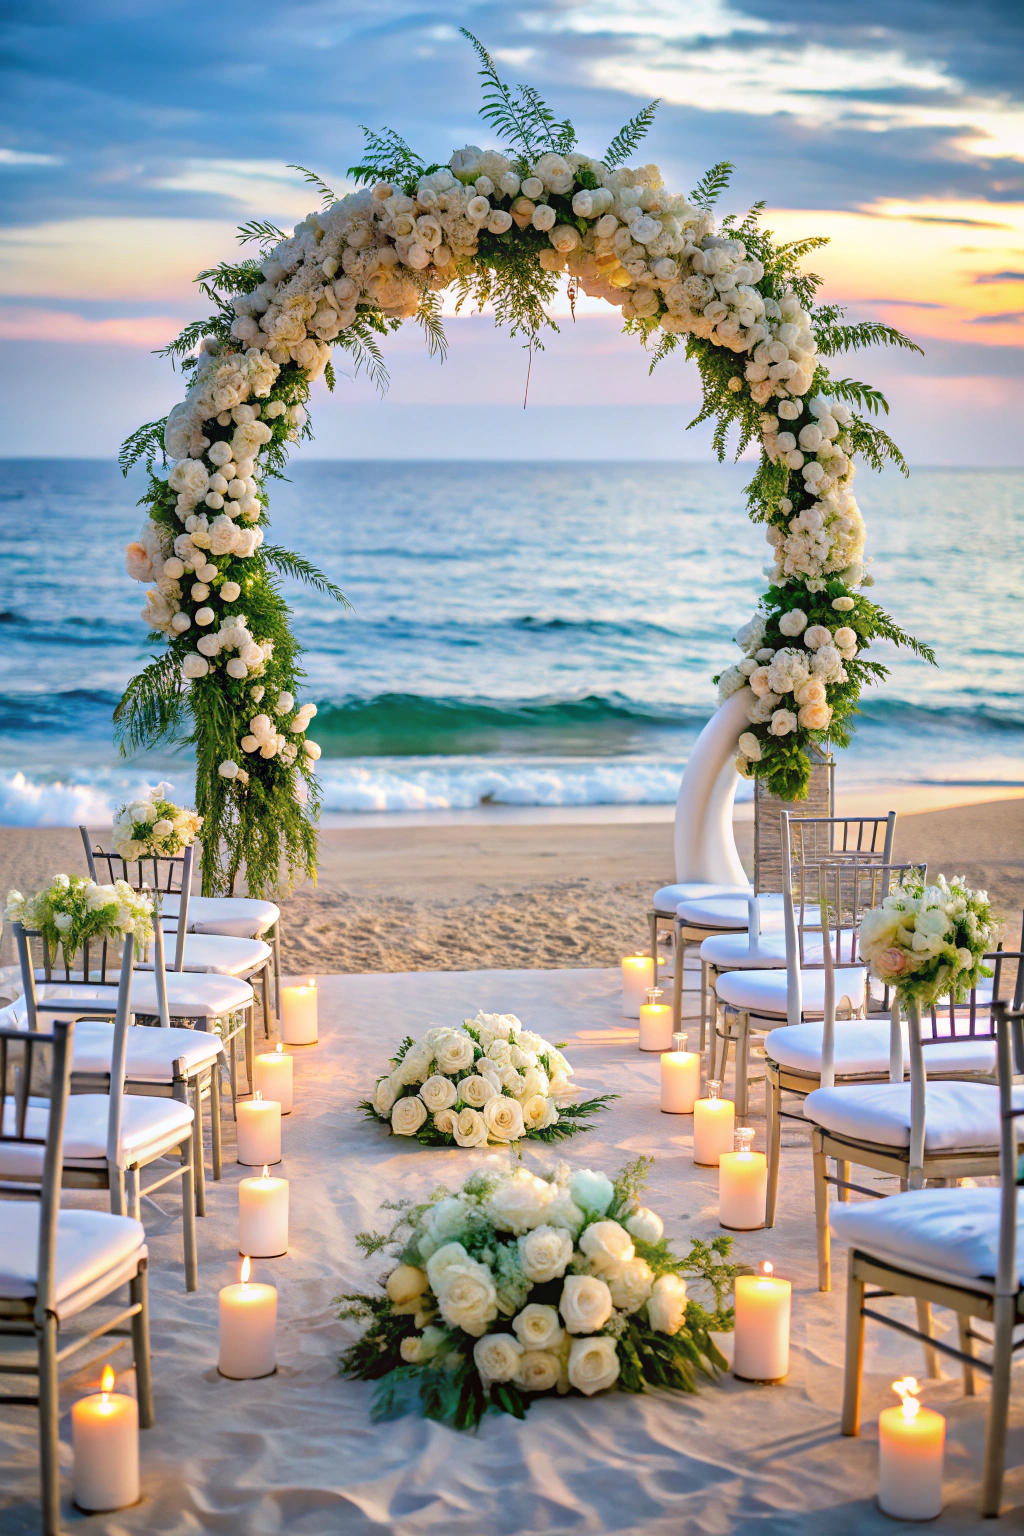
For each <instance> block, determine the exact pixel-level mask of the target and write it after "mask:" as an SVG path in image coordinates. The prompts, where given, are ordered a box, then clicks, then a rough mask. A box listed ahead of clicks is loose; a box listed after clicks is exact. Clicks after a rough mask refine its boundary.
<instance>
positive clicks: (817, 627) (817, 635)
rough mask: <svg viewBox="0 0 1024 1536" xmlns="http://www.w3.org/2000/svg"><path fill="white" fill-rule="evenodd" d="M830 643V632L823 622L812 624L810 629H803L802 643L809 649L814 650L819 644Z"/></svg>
mask: <svg viewBox="0 0 1024 1536" xmlns="http://www.w3.org/2000/svg"><path fill="white" fill-rule="evenodd" d="M831 644H832V632H831V630H828V629H826V628H825V626H824V624H812V625H811V627H810V629H807V630H805V631H804V645H806V646H807V647H808V649H809V650H812V651H816V650H818V648H819V647H820V646H823V645H831Z"/></svg>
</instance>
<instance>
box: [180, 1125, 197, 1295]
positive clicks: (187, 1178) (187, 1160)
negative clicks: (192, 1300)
mask: <svg viewBox="0 0 1024 1536" xmlns="http://www.w3.org/2000/svg"><path fill="white" fill-rule="evenodd" d="M195 1182H196V1181H195V1175H194V1173H193V1166H192V1136H191V1134H189V1135H188V1136H186V1137H185V1140H184V1141H183V1142H182V1143H181V1233H182V1241H183V1244H184V1249H185V1289H186V1291H194V1290H197V1289H198V1287H199V1264H198V1260H197V1258H196V1189H195Z"/></svg>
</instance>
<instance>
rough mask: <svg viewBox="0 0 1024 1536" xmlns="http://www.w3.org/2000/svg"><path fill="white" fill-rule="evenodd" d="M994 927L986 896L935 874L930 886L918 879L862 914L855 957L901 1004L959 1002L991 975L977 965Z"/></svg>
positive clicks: (956, 879) (960, 880)
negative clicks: (935, 877)
mask: <svg viewBox="0 0 1024 1536" xmlns="http://www.w3.org/2000/svg"><path fill="white" fill-rule="evenodd" d="M996 927H997V924H996V921H995V919H994V917H993V915H992V908H991V906H990V904H989V899H988V892H987V891H972V890H971V889H970V888H969V887H968V885H967V884H966V883H965V881H964V879H963V877H962V876H960V875H956V876H954V878H953V879H952V880H950V881H948V882H947V880H946V878H945V876H944V875H939V877H938V880H937V881H936V882H935V884H926V883H925V881H924V880H923V879H921V878H920V877H918V878H917V879H916V880H907V881H905V882H904V883H903V884H901V885H898V886H896V887H895V888H894V889H893V891H892V893H891V894H890V895H889V896H886V898H885V899H884V901H883V902H882V904H881V906H880V907H872V908H871V909H870V911H868V912H865V914H864V917H863V920H862V922H861V928H860V952H861V955H862V957H863V958H864V959H865V960H866V961H867V962H868V963H869V965H870V966H871V971H872V974H873V975H874V976H876V977H877V978H878V980H879V981H882V982H885V983H886V985H888V986H890V987H894V988H895V989H896V993H897V996H898V997H899V999H900V1001H901V1002H902V1003H904V1004H907V1003H914V1004H916V1005H917V1006H918V1007H919V1008H928V1007H931V1006H932V1004H934V1003H935V1002H937V1001H938V999H939V998H940V997H949V998H951V999H952V1001H953V1002H954V1003H962V1002H964V1001H965V1000H966V998H967V995H968V993H969V992H970V990H971V988H972V987H976V986H977V985H978V982H979V980H981V978H982V977H985V976H991V975H992V972H991V971H990V970H989V969H988V968H987V967H986V966H985V965H983V964H982V961H983V958H984V956H985V953H986V951H988V950H991V949H992V947H993V944H994V942H995V934H996Z"/></svg>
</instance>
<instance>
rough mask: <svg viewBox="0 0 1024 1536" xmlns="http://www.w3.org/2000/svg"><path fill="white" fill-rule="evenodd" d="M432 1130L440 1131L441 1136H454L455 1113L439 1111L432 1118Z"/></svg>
mask: <svg viewBox="0 0 1024 1536" xmlns="http://www.w3.org/2000/svg"><path fill="white" fill-rule="evenodd" d="M434 1129H435V1130H437V1131H440V1132H441V1134H442V1135H443V1136H454V1134H455V1111H454V1110H453V1109H439V1110H438V1111H437V1114H436V1115H435V1116H434Z"/></svg>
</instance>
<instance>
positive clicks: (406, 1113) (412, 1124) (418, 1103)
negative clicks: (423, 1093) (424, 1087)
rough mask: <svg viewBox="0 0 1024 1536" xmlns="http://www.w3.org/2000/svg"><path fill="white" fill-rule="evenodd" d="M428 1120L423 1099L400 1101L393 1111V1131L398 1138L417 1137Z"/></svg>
mask: <svg viewBox="0 0 1024 1536" xmlns="http://www.w3.org/2000/svg"><path fill="white" fill-rule="evenodd" d="M426 1118H427V1108H426V1105H425V1104H424V1102H423V1100H422V1099H420V1098H411V1099H399V1100H398V1101H397V1103H396V1104H395V1107H394V1109H393V1110H392V1111H391V1129H392V1130H393V1131H394V1133H395V1135H396V1136H415V1135H416V1132H417V1131H418V1130H419V1128H420V1126H421V1125H422V1124H423V1123H424V1121H425V1120H426Z"/></svg>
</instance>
